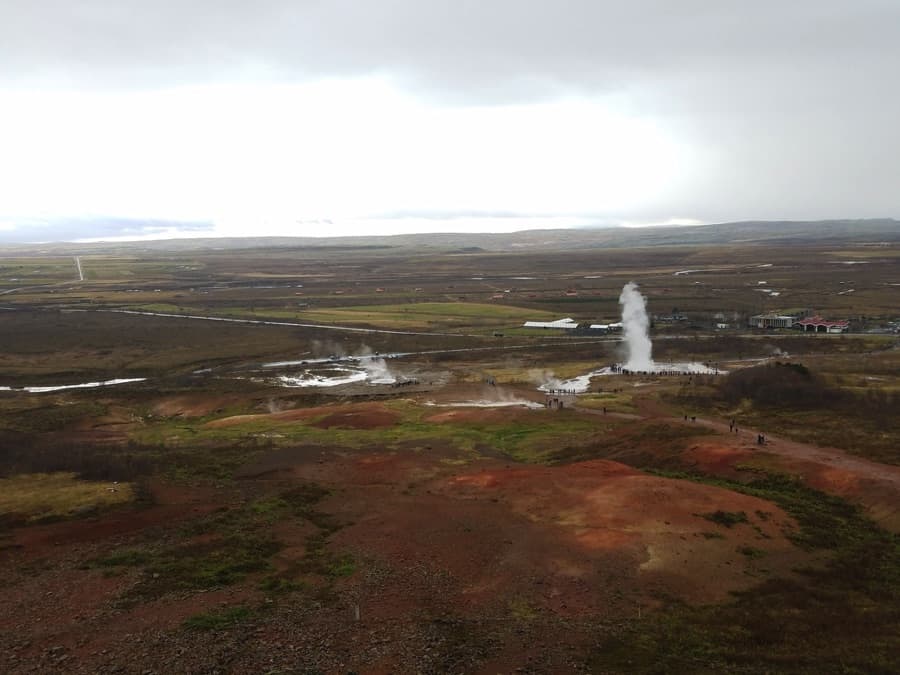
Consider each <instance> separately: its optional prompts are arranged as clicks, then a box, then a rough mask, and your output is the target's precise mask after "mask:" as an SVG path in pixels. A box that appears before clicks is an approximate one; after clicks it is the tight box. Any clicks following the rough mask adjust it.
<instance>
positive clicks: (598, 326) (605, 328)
mask: <svg viewBox="0 0 900 675" xmlns="http://www.w3.org/2000/svg"><path fill="white" fill-rule="evenodd" d="M591 330H596V331H600V332H601V333H612V332H613V331H617V330H622V323H621V322H617V323H592V324H591Z"/></svg>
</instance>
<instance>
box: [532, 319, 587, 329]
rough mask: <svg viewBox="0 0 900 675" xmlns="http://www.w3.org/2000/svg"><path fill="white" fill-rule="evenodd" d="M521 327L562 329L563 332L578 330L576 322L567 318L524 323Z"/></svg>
mask: <svg viewBox="0 0 900 675" xmlns="http://www.w3.org/2000/svg"><path fill="white" fill-rule="evenodd" d="M522 325H523V327H525V328H562V329H564V330H573V329H575V328H578V322H577V321H575V320H574V319H572V318H569V317H566V318H565V319H557V320H556V321H526V322H525V323H524V324H522Z"/></svg>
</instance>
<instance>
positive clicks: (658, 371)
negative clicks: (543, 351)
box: [537, 361, 726, 394]
mask: <svg viewBox="0 0 900 675" xmlns="http://www.w3.org/2000/svg"><path fill="white" fill-rule="evenodd" d="M623 371H627V373H631V374H633V375H724V374H725V372H726V371H724V370H722V369H721V368H713V367H710V366H708V365H706V364H705V363H697V362H693V361H691V362H682V363H657V362H652V363H650V364H645V365H644V367H642V368H640V369H637V368H628V367H627V365H626V366H623V365H620V364H617V365H615V366H606V367H604V368H599V369H597V370H592V371H591V372H589V373H586V374H584V375H578V376H577V377H572V378H569V379H567V380H560V379H557V378H553V377H551V378H548V379H547V380H546V381H544V382H543V383H542V384H541V385H540V386H539V387H538V388H537V389H538V391H541V392H544V393H545V394H553V393H569V394H585V393H587V392H588V391H589V390H590V387H591V379H592V378H594V377H608V376H610V375H624V374H626V372H623Z"/></svg>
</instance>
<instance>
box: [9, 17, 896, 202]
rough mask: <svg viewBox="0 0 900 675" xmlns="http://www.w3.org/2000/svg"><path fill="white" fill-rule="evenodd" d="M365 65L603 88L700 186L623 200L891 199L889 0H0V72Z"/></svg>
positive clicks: (283, 73)
mask: <svg viewBox="0 0 900 675" xmlns="http://www.w3.org/2000/svg"><path fill="white" fill-rule="evenodd" d="M13 4H15V5H16V6H15V7H13ZM373 74H379V75H384V76H387V77H390V78H393V79H394V80H395V81H396V82H398V83H399V84H400V86H402V87H403V88H405V89H406V90H408V91H411V92H413V93H415V94H416V95H418V96H422V97H428V98H431V99H432V100H435V101H438V102H441V103H443V104H467V105H471V104H476V105H477V104H495V103H506V102H532V101H542V100H548V99H552V98H555V97H559V96H562V95H577V94H579V93H584V94H587V95H598V94H599V95H604V94H615V95H620V96H621V99H622V101H624V102H625V104H626V105H629V106H630V108H631V110H632V112H634V113H635V114H640V115H645V116H648V117H651V118H654V119H659V120H662V121H663V123H664V124H665V125H667V127H669V128H671V129H674V130H675V131H676V132H677V133H678V135H679V137H680V138H683V139H685V140H687V141H688V142H689V143H690V144H691V145H692V146H693V147H696V148H699V149H700V150H701V151H702V152H703V153H705V156H706V158H707V160H708V164H709V166H708V167H707V168H706V170H705V173H704V175H703V176H702V178H701V181H700V183H695V184H693V185H692V186H691V187H690V189H686V190H684V191H682V192H680V193H679V194H677V195H675V196H674V197H672V198H671V199H670V200H669V201H666V202H665V203H659V204H651V203H648V204H646V205H644V206H643V207H641V208H642V209H643V211H642V212H641V213H636V214H630V215H631V216H632V217H637V218H641V217H645V218H650V219H653V218H665V217H671V216H684V217H697V218H702V219H707V220H724V219H734V218H743V217H746V218H756V217H759V218H763V217H797V218H800V217H803V218H819V217H826V216H828V217H835V216H860V217H864V216H879V215H893V214H896V213H897V211H898V207H900V196H898V195H897V192H896V185H898V184H900V159H898V158H900V132H898V130H897V123H896V120H897V119H900V88H898V87H897V85H896V82H898V81H900V2H897V1H896V0H791V1H790V2H784V1H783V0H758V1H756V2H746V1H744V0H717V1H707V0H679V1H675V0H631V1H626V0H620V1H616V2H614V1H611V0H546V1H536V0H381V1H378V0H332V1H325V0H256V1H254V2H247V1H245V0H216V1H213V0H191V1H190V2H184V1H183V0H157V1H155V2H138V1H135V0H77V1H73V0H43V1H41V0H34V1H32V2H17V3H12V2H9V3H6V4H4V5H3V7H2V8H0V87H2V86H4V85H5V86H8V87H19V86H22V87H27V86H39V85H41V84H46V83H53V84H55V85H56V86H72V87H78V88H100V89H104V88H112V89H116V88H126V89H128V88H145V87H168V86H176V85H185V84H197V83H206V82H223V81H227V82H231V81H235V80H240V79H249V80H259V79H271V80H274V81H279V82H285V81H286V82H302V81H308V80H313V79H319V78H322V77H353V76H367V75H373Z"/></svg>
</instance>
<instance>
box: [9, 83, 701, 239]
mask: <svg viewBox="0 0 900 675" xmlns="http://www.w3.org/2000/svg"><path fill="white" fill-rule="evenodd" d="M0 106H2V109H3V110H4V118H5V124H4V125H3V126H2V128H0V147H3V149H4V153H3V158H2V160H0V182H2V184H3V185H4V200H3V202H2V203H0V216H5V218H3V217H0V222H2V221H3V220H7V221H9V220H10V219H11V218H14V217H16V216H21V217H27V218H71V217H74V218H77V217H91V216H115V217H131V218H156V219H169V220H197V221H211V222H212V223H214V226H215V231H214V232H210V233H206V236H210V235H212V236H221V235H247V234H282V235H288V234H292V235H298V236H300V235H302V236H317V235H319V236H321V235H330V234H371V233H373V232H372V231H366V229H369V228H370V227H371V225H372V224H373V223H378V224H379V228H380V231H379V233H382V234H386V233H398V232H403V231H428V230H427V229H425V230H423V229H422V228H423V227H424V228H428V227H429V225H431V231H435V230H442V231H447V229H448V224H451V225H456V226H458V227H463V228H464V230H463V231H467V230H471V231H475V230H481V231H483V230H484V228H485V227H486V225H487V223H493V228H492V229H494V230H495V231H497V230H504V229H505V230H506V231H508V230H510V229H524V228H525V227H533V226H573V225H576V226H577V225H581V224H590V223H591V222H592V219H594V220H597V219H599V218H603V217H604V214H620V213H627V212H635V211H639V212H647V211H650V210H652V209H653V207H654V206H655V205H657V204H662V203H664V202H665V200H666V198H667V197H671V195H672V194H674V193H675V192H676V191H677V190H678V189H679V186H680V185H682V184H683V182H684V181H685V180H687V179H688V178H689V177H690V176H691V175H692V174H693V172H694V171H695V170H696V166H697V163H698V158H697V156H696V153H694V152H692V151H691V149H690V148H689V147H688V146H687V145H686V144H684V143H681V142H679V141H678V140H677V139H676V138H675V137H674V135H673V134H672V133H671V131H669V130H667V129H665V128H664V127H663V126H662V125H661V124H660V123H659V122H658V121H655V120H652V119H649V118H645V117H639V116H633V115H630V114H628V113H627V112H626V111H625V106H623V105H617V102H616V100H615V99H609V100H600V99H595V100H588V99H583V98H566V99H563V100H558V101H554V102H547V103H532V104H521V105H503V106H499V105H497V106H462V107H446V106H436V105H431V104H428V103H426V102H424V101H422V100H418V99H416V98H413V97H412V96H410V95H405V94H403V93H401V92H400V91H399V90H398V89H396V88H394V87H393V86H391V84H390V83H389V82H388V81H385V80H381V79H377V78H366V79H354V80H330V81H319V82H316V83H308V84H299V85H277V84H262V85H259V84H257V85H249V84H234V85H227V86H226V85H216V86H213V85H207V86H193V87H179V88H169V89H159V90H154V91H140V92H119V93H102V92H78V91H54V92H38V91H12V90H6V91H0ZM491 214H500V215H503V216H506V217H494V216H493V215H491ZM504 220H506V221H507V222H504ZM323 221H329V222H328V224H326V226H325V228H324V229H325V230H327V231H323ZM515 221H520V222H515ZM367 225H368V227H366V226H367ZM413 225H414V228H415V229H409V227H410V226H413ZM385 227H387V228H389V229H388V230H387V231H385V230H384V229H383V228H385ZM359 228H365V229H363V230H360V229H359ZM451 229H454V228H451ZM489 229H491V228H489ZM262 230H264V232H263V231H262ZM457 231H459V230H457Z"/></svg>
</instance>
